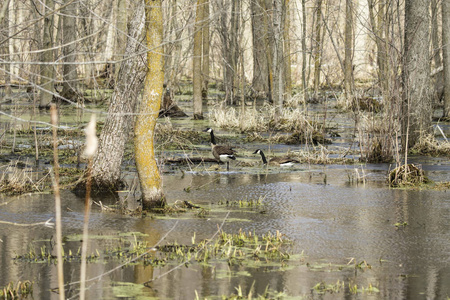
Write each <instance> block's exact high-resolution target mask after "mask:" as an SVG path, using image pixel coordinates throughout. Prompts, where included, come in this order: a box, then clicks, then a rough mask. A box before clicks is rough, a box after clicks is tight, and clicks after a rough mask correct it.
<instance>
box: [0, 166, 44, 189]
mask: <svg viewBox="0 0 450 300" xmlns="http://www.w3.org/2000/svg"><path fill="white" fill-rule="evenodd" d="M22 165H23V166H24V167H22ZM32 177H33V173H32V169H31V168H30V167H27V163H25V164H24V163H21V162H19V161H16V162H13V163H10V164H9V165H7V166H5V169H4V170H3V172H2V174H1V176H0V193H4V194H6V195H21V194H25V193H30V192H42V191H43V190H44V189H46V188H49V187H50V185H51V180H50V176H49V171H48V172H47V173H46V174H45V175H44V176H43V177H41V178H40V179H37V180H33V178H32Z"/></svg>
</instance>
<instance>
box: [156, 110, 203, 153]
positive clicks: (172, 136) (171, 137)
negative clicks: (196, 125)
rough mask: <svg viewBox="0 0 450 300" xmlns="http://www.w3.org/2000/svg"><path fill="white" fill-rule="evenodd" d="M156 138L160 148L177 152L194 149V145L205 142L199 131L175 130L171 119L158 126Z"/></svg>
mask: <svg viewBox="0 0 450 300" xmlns="http://www.w3.org/2000/svg"><path fill="white" fill-rule="evenodd" d="M155 138H156V140H157V141H158V143H157V144H158V148H162V149H177V150H187V149H194V148H195V147H194V144H199V143H201V142H202V141H203V140H204V136H203V135H202V134H201V133H199V132H197V131H192V130H181V129H177V128H174V127H173V125H172V123H171V122H170V119H169V118H166V120H165V122H164V123H157V124H156V129H155Z"/></svg>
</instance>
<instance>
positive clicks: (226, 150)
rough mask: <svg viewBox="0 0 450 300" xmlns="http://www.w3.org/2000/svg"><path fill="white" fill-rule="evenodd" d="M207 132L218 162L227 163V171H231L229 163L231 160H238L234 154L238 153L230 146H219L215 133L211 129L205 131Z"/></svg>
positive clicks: (213, 153)
mask: <svg viewBox="0 0 450 300" xmlns="http://www.w3.org/2000/svg"><path fill="white" fill-rule="evenodd" d="M204 131H205V132H209V134H210V136H211V152H212V155H213V156H214V158H215V159H216V160H217V162H226V163H227V170H229V168H230V167H229V162H230V160H236V157H235V156H234V154H235V153H236V151H235V150H233V148H232V147H230V146H225V145H217V143H216V138H215V136H214V131H213V130H212V129H211V128H207V129H205V130H204Z"/></svg>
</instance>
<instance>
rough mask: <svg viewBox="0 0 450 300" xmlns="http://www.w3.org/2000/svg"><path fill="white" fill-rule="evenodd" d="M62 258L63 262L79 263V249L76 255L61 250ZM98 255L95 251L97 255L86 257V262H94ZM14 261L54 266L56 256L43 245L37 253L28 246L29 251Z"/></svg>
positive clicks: (33, 248) (70, 251) (17, 256)
mask: <svg viewBox="0 0 450 300" xmlns="http://www.w3.org/2000/svg"><path fill="white" fill-rule="evenodd" d="M62 250H63V251H62V257H63V260H64V261H65V262H79V261H81V249H80V248H79V249H78V251H77V252H76V253H72V250H69V251H68V252H66V251H64V248H63V249H62ZM99 256H100V254H99V253H98V251H97V254H91V255H89V256H87V257H86V260H87V261H88V262H96V261H97V260H98V258H99ZM14 260H15V261H20V262H30V263H49V264H56V263H57V259H56V255H54V254H52V252H51V251H50V249H47V247H46V246H45V245H43V246H42V247H40V249H39V250H38V251H36V249H35V247H32V246H30V247H29V250H28V252H27V253H26V254H23V255H16V257H14Z"/></svg>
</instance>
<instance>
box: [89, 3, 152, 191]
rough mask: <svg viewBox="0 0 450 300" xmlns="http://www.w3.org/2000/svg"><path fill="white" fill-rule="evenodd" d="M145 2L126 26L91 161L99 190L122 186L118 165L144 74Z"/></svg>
mask: <svg viewBox="0 0 450 300" xmlns="http://www.w3.org/2000/svg"><path fill="white" fill-rule="evenodd" d="M144 20H145V19H144V1H143V0H141V1H139V5H137V7H136V11H135V13H134V15H133V17H132V19H131V21H130V23H129V26H128V39H127V42H126V47H125V55H124V58H125V59H124V60H123V61H122V62H121V64H120V68H119V74H118V77H117V83H116V85H115V86H114V92H113V95H112V97H111V102H110V105H109V108H108V115H107V117H106V120H105V125H104V127H103V129H102V132H101V134H100V139H99V148H98V151H97V155H96V156H95V158H94V163H93V169H92V177H93V180H94V184H95V185H96V187H97V188H98V189H100V190H115V189H117V188H119V187H120V185H121V184H122V181H121V178H120V176H121V165H122V161H123V154H124V151H125V145H126V142H127V141H128V139H129V134H130V132H131V131H132V128H133V122H134V116H133V113H134V112H135V107H136V102H137V98H138V94H139V90H140V88H141V87H142V82H143V80H144V75H145V72H144V71H143V70H142V71H141V72H139V71H138V70H139V69H143V64H142V63H140V58H139V57H138V56H136V53H138V52H140V51H142V50H143V49H142V47H140V45H141V44H140V41H141V40H142V39H141V37H142V33H143V29H144Z"/></svg>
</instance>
